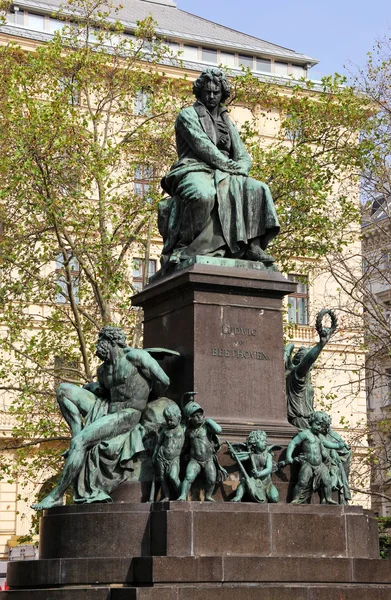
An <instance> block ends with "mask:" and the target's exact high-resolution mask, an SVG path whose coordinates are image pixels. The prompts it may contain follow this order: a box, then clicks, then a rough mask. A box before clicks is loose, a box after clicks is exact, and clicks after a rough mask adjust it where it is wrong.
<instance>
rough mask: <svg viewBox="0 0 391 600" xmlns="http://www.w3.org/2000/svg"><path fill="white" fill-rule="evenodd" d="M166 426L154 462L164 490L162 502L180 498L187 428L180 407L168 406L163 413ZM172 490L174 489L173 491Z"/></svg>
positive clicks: (157, 446)
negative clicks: (181, 465) (182, 458)
mask: <svg viewBox="0 0 391 600" xmlns="http://www.w3.org/2000/svg"><path fill="white" fill-rule="evenodd" d="M163 416H164V418H165V421H166V426H163V427H162V428H161V430H160V434H159V439H158V441H157V444H156V446H155V449H154V452H153V457H152V462H153V464H154V467H155V471H156V474H157V476H158V477H159V479H160V485H161V488H162V498H161V502H165V501H168V500H170V499H176V498H177V497H178V494H179V491H180V487H181V481H180V479H179V471H180V457H181V452H182V448H183V444H184V442H185V426H184V425H183V424H182V413H181V409H180V408H179V406H178V405H176V404H174V405H172V406H168V407H167V408H165V409H164V411H163ZM171 488H174V489H173V491H171Z"/></svg>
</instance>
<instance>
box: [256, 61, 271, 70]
mask: <svg viewBox="0 0 391 600" xmlns="http://www.w3.org/2000/svg"><path fill="white" fill-rule="evenodd" d="M256 70H257V71H262V73H270V72H271V70H272V61H271V60H269V59H268V58H257V59H256Z"/></svg>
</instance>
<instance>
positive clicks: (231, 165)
mask: <svg viewBox="0 0 391 600" xmlns="http://www.w3.org/2000/svg"><path fill="white" fill-rule="evenodd" d="M227 171H228V173H230V174H231V175H244V176H247V172H246V171H245V169H244V168H243V167H242V166H241V165H240V164H239V163H238V162H236V161H235V160H229V161H228V169H227Z"/></svg>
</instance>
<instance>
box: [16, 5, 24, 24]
mask: <svg viewBox="0 0 391 600" xmlns="http://www.w3.org/2000/svg"><path fill="white" fill-rule="evenodd" d="M24 17H25V12H24V10H19V9H18V10H16V8H15V25H20V26H21V27H24V26H25V20H24Z"/></svg>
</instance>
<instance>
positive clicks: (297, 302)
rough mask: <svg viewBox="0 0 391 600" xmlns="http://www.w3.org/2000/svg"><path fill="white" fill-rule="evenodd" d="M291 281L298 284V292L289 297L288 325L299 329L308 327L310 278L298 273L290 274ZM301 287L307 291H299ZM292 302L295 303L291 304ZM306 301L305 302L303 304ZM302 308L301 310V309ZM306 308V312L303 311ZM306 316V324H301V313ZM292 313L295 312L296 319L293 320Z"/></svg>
mask: <svg viewBox="0 0 391 600" xmlns="http://www.w3.org/2000/svg"><path fill="white" fill-rule="evenodd" d="M288 279H289V281H293V282H295V283H297V284H298V286H297V288H296V291H295V292H294V293H293V294H289V296H288V299H287V300H288V323H290V324H291V325H296V326H299V327H308V325H309V282H308V276H306V275H300V274H297V273H289V275H288ZM299 285H302V286H305V291H304V292H301V291H299V289H300V288H299ZM291 301H293V302H292V303H291ZM301 301H304V302H301ZM300 306H301V308H300ZM303 307H304V310H303ZM301 310H302V314H303V315H304V322H300V311H301ZM292 311H294V314H295V319H294V320H292V319H291V315H292Z"/></svg>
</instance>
